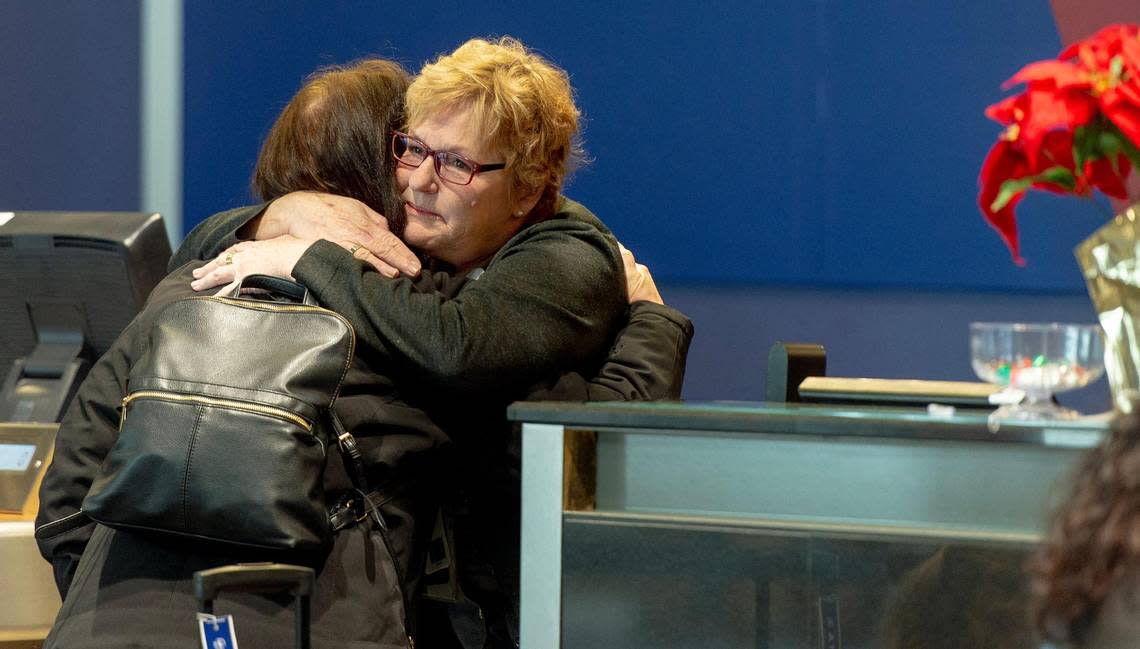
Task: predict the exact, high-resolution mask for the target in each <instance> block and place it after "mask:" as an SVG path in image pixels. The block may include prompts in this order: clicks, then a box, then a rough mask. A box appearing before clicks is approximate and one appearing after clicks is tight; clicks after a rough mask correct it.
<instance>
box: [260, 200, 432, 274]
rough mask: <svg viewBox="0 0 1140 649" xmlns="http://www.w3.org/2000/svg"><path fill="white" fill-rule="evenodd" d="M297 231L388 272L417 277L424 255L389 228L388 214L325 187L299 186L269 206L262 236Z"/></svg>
mask: <svg viewBox="0 0 1140 649" xmlns="http://www.w3.org/2000/svg"><path fill="white" fill-rule="evenodd" d="M281 235H291V236H293V237H296V238H297V239H301V240H305V241H315V240H317V239H326V240H328V241H332V242H333V243H336V244H338V245H340V246H342V247H343V248H345V249H346V250H349V251H351V252H352V253H353V255H354V256H355V257H356V258H358V259H360V260H361V261H363V262H365V263H366V264H368V265H370V266H372V267H373V268H375V269H376V270H378V271H379V272H380V273H381V274H383V275H386V276H388V277H396V276H397V275H400V274H401V273H402V274H404V275H407V276H409V277H415V276H417V275H419V273H420V269H421V266H420V260H419V258H418V257H416V255H415V253H413V252H412V251H411V249H410V248H408V247H407V246H406V245H404V242H403V241H400V239H399V237H397V236H396V235H394V234H392V232H391V231H389V229H388V219H386V218H384V216H383V215H381V214H380V213H379V212H377V211H376V210H373V209H372V208H370V207H368V206H367V205H365V204H364V203H362V202H360V201H358V200H356V199H355V198H348V197H346V196H338V195H336V194H324V193H321V192H293V193H290V194H286V195H284V196H282V197H281V198H278V199H276V200H274V201H273V202H272V203H270V204H269V207H267V208H266V209H265V214H264V215H263V216H262V220H261V224H260V225H259V226H258V230H257V238H259V239H261V238H268V237H277V236H281Z"/></svg>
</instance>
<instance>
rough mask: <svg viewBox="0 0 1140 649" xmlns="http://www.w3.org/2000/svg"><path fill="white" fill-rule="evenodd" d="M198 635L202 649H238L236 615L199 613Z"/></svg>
mask: <svg viewBox="0 0 1140 649" xmlns="http://www.w3.org/2000/svg"><path fill="white" fill-rule="evenodd" d="M198 635H199V637H201V638H202V649H237V646H238V644H237V636H235V635H234V616H232V615H209V614H206V613H199V614H198Z"/></svg>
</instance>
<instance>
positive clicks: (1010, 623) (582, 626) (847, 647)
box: [562, 514, 1037, 649]
mask: <svg viewBox="0 0 1140 649" xmlns="http://www.w3.org/2000/svg"><path fill="white" fill-rule="evenodd" d="M619 518H620V517H619ZM563 535H564V536H563V538H564V544H563V547H564V555H563V573H562V616H563V617H562V620H563V624H562V647H564V648H569V649H578V648H583V649H586V648H589V649H607V648H611V647H612V648H614V649H634V648H639V647H645V648H653V649H664V648H676V649H682V648H683V649H688V648H692V649H712V648H725V649H736V648H741V649H743V648H748V649H758V648H765V649H767V648H773V649H820V648H821V647H823V648H828V649H830V648H839V647H843V648H844V649H852V648H865V649H873V648H884V649H896V648H899V649H901V648H904V647H905V648H908V649H909V648H914V647H924V648H940V647H951V646H953V647H956V648H974V647H977V648H978V649H982V648H986V649H1006V648H1009V649H1014V648H1025V649H1029V648H1031V647H1036V646H1037V645H1036V644H1035V642H1034V639H1033V634H1032V631H1031V628H1030V625H1029V622H1028V616H1027V613H1026V610H1027V609H1026V595H1027V592H1028V591H1027V587H1026V578H1025V576H1024V574H1023V572H1022V569H1021V567H1022V566H1023V565H1024V563H1025V559H1026V557H1027V556H1028V552H1029V546H1028V545H1026V544H1016V543H1014V544H1011V543H1008V542H1003V541H1001V540H1000V539H990V540H988V539H985V538H980V539H976V540H974V541H971V542H969V543H962V542H959V541H957V540H950V541H947V540H940V539H918V540H911V539H907V538H905V535H903V536H896V537H891V538H883V539H881V540H877V539H868V538H865V537H863V538H855V537H849V536H846V535H844V534H843V533H842V532H841V531H840V532H838V533H835V534H828V535H817V534H800V533H795V532H787V531H785V532H778V531H773V530H758V529H749V528H733V527H732V526H702V525H687V524H684V523H678V524H675V525H671V524H657V525H645V524H643V523H639V522H622V521H620V520H615V519H614V518H613V517H607V520H592V519H591V515H589V514H582V515H576V514H567V515H566V518H565V521H564V527H563Z"/></svg>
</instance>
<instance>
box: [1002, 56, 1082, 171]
mask: <svg viewBox="0 0 1140 649" xmlns="http://www.w3.org/2000/svg"><path fill="white" fill-rule="evenodd" d="M1022 83H1024V84H1026V85H1027V88H1026V91H1025V94H1024V95H1023V96H1024V97H1026V102H1025V103H1026V106H1025V109H1024V112H1025V116H1024V118H1023V119H1021V120H1019V123H1020V124H1021V139H1022V141H1023V142H1024V146H1025V153H1026V155H1027V156H1029V160H1030V162H1031V163H1032V164H1037V155H1038V151H1039V149H1040V147H1041V143H1042V141H1043V140H1044V139H1045V134H1046V133H1048V132H1049V131H1052V130H1054V129H1058V128H1064V129H1068V130H1073V129H1076V128H1077V127H1079V126H1084V125H1085V124H1088V123H1089V121H1090V120H1091V119H1092V118H1093V117H1094V116H1095V115H1096V114H1097V108H1098V105H1097V100H1096V97H1094V96H1092V94H1091V93H1090V92H1089V89H1090V88H1091V87H1092V79H1091V78H1090V76H1089V74H1088V73H1087V72H1085V71H1084V70H1081V69H1080V68H1079V67H1077V66H1075V65H1073V64H1071V63H1065V62H1062V61H1040V62H1038V63H1031V64H1029V65H1027V66H1025V67H1024V68H1022V69H1021V70H1020V71H1019V72H1018V73H1017V74H1015V75H1013V77H1011V78H1010V79H1009V81H1006V82H1005V84H1003V86H1004V87H1006V88H1008V87H1010V86H1015V85H1018V84H1022Z"/></svg>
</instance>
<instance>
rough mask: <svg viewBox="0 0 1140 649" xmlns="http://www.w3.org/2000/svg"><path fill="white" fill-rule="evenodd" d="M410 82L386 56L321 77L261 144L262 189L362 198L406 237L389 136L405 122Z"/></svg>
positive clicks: (274, 193)
mask: <svg viewBox="0 0 1140 649" xmlns="http://www.w3.org/2000/svg"><path fill="white" fill-rule="evenodd" d="M408 83H409V78H408V73H407V72H406V71H405V70H404V69H403V68H402V67H400V65H399V64H397V63H394V62H392V61H385V60H383V59H364V60H361V61H357V62H355V63H352V64H350V65H346V66H334V67H329V68H324V69H321V70H318V71H317V72H315V73H313V74H312V75H311V76H310V77H309V78H308V79H307V80H306V82H305V85H304V86H302V88H301V89H300V90H299V91H298V92H297V94H296V95H294V96H293V98H292V99H291V100H290V101H289V104H288V105H287V106H285V109H284V110H283V111H281V115H280V116H278V118H277V121H276V122H274V123H273V127H272V128H271V129H270V130H269V135H268V136H266V138H265V142H264V143H263V144H262V146H261V154H260V155H259V156H258V158H257V168H256V170H255V172H254V176H253V187H254V189H255V191H256V192H257V193H258V194H259V195H260V196H261V198H262V199H264V200H267V201H268V200H272V199H274V198H278V197H280V196H283V195H285V194H288V193H289V192H293V191H300V190H308V191H321V192H328V193H330V194H339V195H341V196H347V197H349V198H355V199H357V200H359V201H361V202H363V203H365V204H367V205H368V206H369V207H371V208H372V209H374V210H376V211H377V212H380V213H381V214H383V215H384V216H385V217H387V218H388V226H389V228H390V229H391V230H392V232H394V233H396V234H397V235H400V234H402V233H403V229H404V228H403V226H404V209H403V204H402V202H401V201H400V199H399V196H398V195H397V192H396V188H395V165H396V163H395V161H394V160H393V159H392V155H391V153H390V152H389V139H390V137H391V135H390V133H391V131H392V129H394V128H398V127H400V126H401V124H402V122H403V119H404V94H405V92H406V91H407V89H408Z"/></svg>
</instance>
